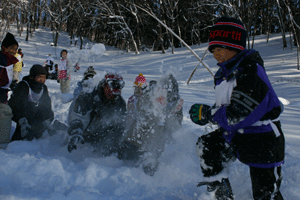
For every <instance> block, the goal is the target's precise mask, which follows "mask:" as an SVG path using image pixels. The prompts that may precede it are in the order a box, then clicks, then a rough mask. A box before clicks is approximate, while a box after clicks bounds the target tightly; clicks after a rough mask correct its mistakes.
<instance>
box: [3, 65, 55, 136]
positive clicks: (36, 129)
mask: <svg viewBox="0 0 300 200" xmlns="http://www.w3.org/2000/svg"><path fill="white" fill-rule="evenodd" d="M46 75H47V71H46V70H45V68H44V67H43V66H41V65H33V66H32V67H31V69H30V74H29V76H25V77H23V79H22V81H21V82H20V83H18V84H17V85H16V87H15V89H14V91H13V93H12V96H11V98H10V100H9V102H8V104H9V106H10V107H11V109H12V112H13V118H12V119H13V120H14V121H15V122H16V123H17V127H16V130H15V133H14V134H13V137H12V141H14V140H23V139H27V140H33V139H39V138H40V137H42V135H43V133H44V131H45V130H48V131H49V132H50V131H53V130H51V129H52V128H51V122H52V120H53V118H54V113H53V111H52V109H51V99H50V97H49V93H48V88H47V86H46V85H45V81H46Z"/></svg>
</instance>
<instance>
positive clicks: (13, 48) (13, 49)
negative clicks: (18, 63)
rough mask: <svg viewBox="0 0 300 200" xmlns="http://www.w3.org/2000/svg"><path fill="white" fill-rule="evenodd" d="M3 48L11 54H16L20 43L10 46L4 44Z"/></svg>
mask: <svg viewBox="0 0 300 200" xmlns="http://www.w3.org/2000/svg"><path fill="white" fill-rule="evenodd" d="M2 49H3V51H4V52H6V53H8V54H10V55H15V54H16V53H17V51H18V45H16V44H14V45H11V46H9V47H4V46H2Z"/></svg>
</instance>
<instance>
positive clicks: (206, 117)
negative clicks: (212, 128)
mask: <svg viewBox="0 0 300 200" xmlns="http://www.w3.org/2000/svg"><path fill="white" fill-rule="evenodd" d="M189 114H190V117H191V120H192V121H193V122H194V123H196V124H199V125H201V126H203V125H205V124H207V123H209V122H211V121H212V116H211V106H209V105H205V104H194V105H192V107H191V109H190V110H189Z"/></svg>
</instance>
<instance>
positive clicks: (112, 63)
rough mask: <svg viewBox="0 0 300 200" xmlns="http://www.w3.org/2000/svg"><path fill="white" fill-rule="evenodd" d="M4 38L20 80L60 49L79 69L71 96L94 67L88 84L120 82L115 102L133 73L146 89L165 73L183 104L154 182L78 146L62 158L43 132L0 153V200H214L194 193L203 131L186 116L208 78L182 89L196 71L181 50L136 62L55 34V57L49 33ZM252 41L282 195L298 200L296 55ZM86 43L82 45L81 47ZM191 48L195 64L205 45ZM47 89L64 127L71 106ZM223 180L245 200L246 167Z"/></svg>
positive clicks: (59, 141)
mask: <svg viewBox="0 0 300 200" xmlns="http://www.w3.org/2000/svg"><path fill="white" fill-rule="evenodd" d="M10 31H11V32H12V33H13V34H15V35H16V39H17V41H18V42H19V44H20V48H22V49H23V52H24V58H23V59H24V62H25V67H24V68H23V71H22V73H21V75H20V76H21V77H23V76H25V75H28V73H29V69H30V67H31V66H32V65H33V64H43V63H44V62H45V60H46V58H47V55H48V54H52V56H53V58H54V59H55V62H54V63H55V64H56V63H58V60H59V53H60V51H61V50H62V49H67V50H68V51H69V52H70V54H72V56H71V57H72V59H73V60H74V61H75V62H77V61H78V60H80V66H81V68H80V70H79V71H78V72H73V73H72V77H71V83H70V89H71V93H73V91H74V89H75V88H76V86H77V82H78V81H80V80H81V79H82V77H83V73H84V71H85V70H86V69H87V68H88V66H94V68H95V70H96V71H97V75H96V76H95V78H94V81H95V84H96V83H97V82H99V81H100V80H101V78H102V77H103V76H104V73H105V71H110V70H114V71H116V72H119V73H120V74H122V76H123V78H124V81H125V82H126V85H125V87H124V88H123V90H122V96H123V97H124V99H125V100H126V101H127V100H128V98H129V97H130V96H131V95H132V94H133V91H134V88H133V87H132V85H133V82H134V80H135V77H136V76H137V75H138V74H139V73H143V75H144V76H145V77H146V79H147V82H150V80H157V81H158V80H159V79H160V78H161V77H162V76H164V75H166V74H168V73H170V72H172V74H173V75H174V76H175V78H176V79H177V80H178V83H179V93H180V96H181V98H182V99H183V100H184V104H183V114H184V117H183V123H182V128H181V129H180V130H178V131H177V132H175V133H174V134H173V136H172V141H171V142H169V143H168V144H166V147H165V151H164V152H163V153H162V155H161V157H160V158H159V161H160V166H159V168H158V171H157V172H156V173H155V174H154V176H148V175H146V174H145V173H144V172H143V170H142V168H141V167H138V168H135V167H132V166H128V165H127V163H126V162H123V161H121V160H118V159H117V157H116V156H115V155H112V156H109V157H99V156H98V155H96V154H94V153H93V152H92V148H91V147H90V146H88V145H82V146H79V147H78V149H77V150H74V151H73V152H72V153H69V152H68V151H67V146H66V145H65V144H66V138H67V137H66V136H67V135H66V132H64V131H58V133H57V134H55V135H53V136H50V135H49V134H48V133H47V132H45V134H44V136H43V137H42V138H41V139H39V140H33V141H14V142H11V143H10V144H9V145H8V146H7V148H6V149H5V150H0V160H1V162H0V199H1V200H2V199H3V200H44V199H47V200H58V199H59V200H71V199H72V200H83V199H88V200H94V199H95V200H99V199H121V200H122V199H124V200H125V199H126V200H128V199H138V200H150V199H151V200H152V199H165V200H179V199H182V200H210V199H213V197H212V194H208V193H207V192H206V188H205V187H200V188H197V187H196V185H197V182H199V181H203V176H202V174H201V171H200V162H199V159H198V157H197V155H196V153H195V149H196V148H195V144H196V141H197V138H198V137H199V136H200V135H202V134H204V133H206V132H207V131H209V127H201V126H198V125H196V124H193V123H192V122H191V121H190V119H189V114H188V111H189V108H190V107H191V106H192V105H193V104H194V103H205V104H209V105H212V104H213V103H214V88H213V77H212V76H211V74H210V73H209V72H208V71H207V70H206V69H205V68H204V67H203V66H201V65H200V66H199V67H198V69H197V71H196V72H195V74H194V76H193V78H192V79H191V81H190V83H189V85H187V84H186V81H187V79H188V77H189V76H190V73H191V72H192V70H193V69H194V68H195V66H197V65H198V63H199V61H198V59H197V58H196V57H194V56H192V55H191V52H190V51H189V50H188V49H186V48H179V49H175V54H172V53H171V50H167V51H166V53H165V54H162V53H161V52H153V51H147V52H141V53H140V54H135V53H134V52H129V53H125V52H124V51H120V50H117V49H115V48H113V47H105V46H104V45H102V44H95V45H94V46H93V47H92V48H91V50H89V49H85V50H81V51H80V50H79V49H78V47H71V46H70V44H69V43H68V42H69V39H68V34H66V33H60V36H59V41H58V45H59V46H58V47H56V49H55V47H54V46H50V45H49V43H51V42H52V41H51V39H52V33H51V31H50V30H49V29H37V31H36V32H34V34H33V37H32V38H29V41H27V42H26V41H25V36H26V35H25V34H23V35H22V36H19V35H18V34H16V27H15V26H11V30H10ZM287 37H289V36H288V35H287ZM256 38H257V39H256V40H255V42H256V43H255V45H254V48H255V49H256V50H258V51H259V52H260V54H261V56H262V58H263V59H264V61H265V68H266V70H267V73H268V75H269V79H270V80H271V82H272V84H273V86H274V89H275V91H276V93H277V95H278V96H279V97H280V99H281V101H282V103H283V104H284V105H285V109H284V112H283V114H282V116H281V122H282V128H283V131H284V133H285V138H286V160H285V164H284V165H283V182H282V185H281V192H282V194H283V196H284V198H285V199H288V200H296V199H300V194H299V188H300V145H299V144H300V135H299V128H300V127H299V119H300V100H299V96H300V93H299V91H300V82H299V78H300V71H298V70H297V69H296V68H297V66H296V63H297V57H296V55H297V54H296V53H297V52H296V48H295V47H294V48H293V50H291V48H290V47H289V48H286V49H284V50H283V49H282V41H281V36H280V34H278V35H277V34H276V35H271V39H270V41H269V43H266V36H256ZM88 42H89V41H87V40H84V43H88ZM36 45H38V46H39V48H38V49H36V48H35V46H36ZM191 48H192V49H193V50H194V51H195V52H196V53H197V54H198V55H199V57H200V56H202V55H203V54H204V52H205V50H206V48H207V44H201V45H200V46H192V47H191ZM204 62H205V65H208V66H210V68H212V70H213V71H217V69H218V67H217V66H216V61H215V60H214V58H213V56H212V55H211V54H209V55H208V56H207V57H206V58H205V59H204ZM46 85H47V86H48V88H49V93H50V97H51V99H52V109H53V111H54V113H55V118H56V119H58V120H59V121H61V122H64V123H67V117H68V109H69V106H70V104H71V102H69V103H64V104H63V103H62V101H61V95H60V89H59V84H58V83H57V82H56V81H54V80H47V82H46ZM70 98H71V97H70ZM14 126H15V124H14ZM14 128H15V127H13V129H14ZM224 173H227V174H228V175H229V178H230V182H231V185H232V188H233V192H234V195H235V199H238V200H239V199H243V200H249V199H252V195H251V183H250V182H251V181H250V177H249V169H248V167H247V166H246V165H244V164H242V163H240V162H239V161H236V162H234V163H232V165H231V166H230V168H229V170H228V171H225V172H224Z"/></svg>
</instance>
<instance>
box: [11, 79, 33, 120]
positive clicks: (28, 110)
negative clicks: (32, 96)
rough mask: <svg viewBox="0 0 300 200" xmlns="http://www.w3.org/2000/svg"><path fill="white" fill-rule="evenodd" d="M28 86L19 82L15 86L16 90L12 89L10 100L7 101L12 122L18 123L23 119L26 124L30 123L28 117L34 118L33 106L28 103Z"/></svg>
mask: <svg viewBox="0 0 300 200" xmlns="http://www.w3.org/2000/svg"><path fill="white" fill-rule="evenodd" d="M28 91H29V87H28V85H27V84H26V83H25V82H23V81H21V82H20V83H19V84H17V86H16V88H15V89H14V91H13V93H12V95H11V98H10V99H9V101H8V104H9V106H10V107H11V109H12V112H13V120H14V121H15V122H18V121H19V120H20V119H21V118H23V117H25V118H26V119H27V120H28V122H29V123H30V122H31V120H30V119H31V117H30V115H32V114H33V116H35V113H33V112H34V111H35V109H34V108H33V105H31V104H30V103H29V102H28Z"/></svg>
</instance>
